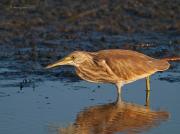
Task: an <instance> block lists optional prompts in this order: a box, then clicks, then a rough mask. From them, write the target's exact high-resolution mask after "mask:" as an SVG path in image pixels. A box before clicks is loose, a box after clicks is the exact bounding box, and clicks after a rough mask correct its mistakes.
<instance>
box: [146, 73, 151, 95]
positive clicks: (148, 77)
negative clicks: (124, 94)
mask: <svg viewBox="0 0 180 134" xmlns="http://www.w3.org/2000/svg"><path fill="white" fill-rule="evenodd" d="M146 91H150V76H147V77H146Z"/></svg>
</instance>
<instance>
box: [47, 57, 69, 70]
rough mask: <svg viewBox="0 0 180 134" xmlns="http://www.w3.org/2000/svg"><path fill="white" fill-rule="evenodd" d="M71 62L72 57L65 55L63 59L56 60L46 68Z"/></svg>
mask: <svg viewBox="0 0 180 134" xmlns="http://www.w3.org/2000/svg"><path fill="white" fill-rule="evenodd" d="M71 62H72V59H71V58H70V57H65V58H63V59H61V60H58V61H57V62H55V63H53V64H49V65H48V66H46V67H45V68H46V69H48V68H52V67H56V66H61V65H67V64H69V63H71Z"/></svg>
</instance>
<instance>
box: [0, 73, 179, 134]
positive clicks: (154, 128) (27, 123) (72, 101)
mask: <svg viewBox="0 0 180 134" xmlns="http://www.w3.org/2000/svg"><path fill="white" fill-rule="evenodd" d="M166 75H170V73H167V72H165V73H161V74H160V73H157V74H155V75H153V76H152V77H151V91H150V107H149V110H150V111H154V112H158V111H163V112H165V113H166V116H165V117H164V118H163V119H162V120H161V119H159V118H160V117H159V118H158V116H157V117H154V118H155V119H156V121H157V124H156V123H155V124H153V123H148V124H146V123H145V124H144V125H142V126H141V127H142V128H143V127H147V128H148V129H145V130H141V127H133V125H132V126H131V127H129V125H127V124H123V122H121V120H122V119H123V116H124V117H125V118H127V115H126V112H124V111H123V112H122V111H121V110H123V108H124V107H123V108H121V107H120V108H117V111H118V112H119V113H121V112H122V113H124V114H122V116H115V117H114V118H115V119H116V117H117V120H118V123H119V125H125V126H123V127H125V128H126V129H125V130H123V133H125V132H132V133H134V132H136V131H137V132H141V133H144V134H152V133H163V134H169V133H174V134H175V133H179V127H180V115H179V113H180V104H179V102H180V98H179V94H180V90H179V89H180V84H179V82H173V83H170V82H167V81H161V80H159V79H158V78H159V77H162V76H166ZM172 75H173V74H172ZM16 81H17V80H9V81H7V80H5V81H3V80H2V81H1V83H15V82H16ZM122 98H123V102H124V103H125V107H128V105H133V109H136V107H139V106H140V107H141V109H146V110H147V108H146V107H144V104H145V80H139V81H136V82H134V83H131V84H128V85H125V86H124V87H123V92H122ZM115 99H116V90H115V86H113V85H110V84H93V83H89V82H85V81H79V82H66V81H61V80H59V81H57V80H56V81H48V80H47V81H43V82H39V83H38V84H37V85H36V87H35V88H33V87H31V86H29V87H24V88H23V89H22V90H20V89H19V87H18V86H14V87H13V86H6V87H0V107H1V110H0V132H1V133H2V134H10V133H13V134H23V133H25V134H32V133H33V134H57V133H65V131H67V130H68V128H69V129H70V130H71V129H75V128H76V131H78V132H83V131H82V130H83V127H82V126H81V125H82V123H84V124H87V123H88V122H89V125H88V126H86V127H85V128H86V129H88V130H93V129H97V127H95V126H97V125H92V124H91V123H92V122H93V123H96V122H95V121H97V119H98V118H99V117H96V116H95V115H96V114H97V115H98V116H99V114H98V112H99V111H98V109H101V107H103V111H102V114H101V116H102V118H103V119H106V118H107V115H109V114H108V113H107V112H106V108H107V109H108V108H109V106H111V103H113V102H114V101H115ZM104 105H105V106H104ZM106 105H108V106H106ZM116 105H119V104H116ZM126 105H127V106H126ZM91 109H97V110H95V111H93V110H92V111H91ZM141 109H140V111H141ZM88 110H90V111H91V112H90V113H89V116H92V120H91V121H89V116H86V114H87V111H88ZM119 110H120V111H119ZM115 111H116V109H115ZM136 111H138V110H136ZM93 112H94V113H93ZM127 112H128V110H127ZM113 113H115V112H113ZM103 114H104V115H103ZM110 114H111V113H110ZM136 114H137V112H136V113H134V114H133V113H131V114H130V115H131V116H132V117H130V118H132V119H133V115H136ZM147 114H148V112H147ZM81 115H84V116H82V117H81ZM130 115H129V116H130ZM79 116H80V117H79ZM138 116H139V118H141V115H138ZM93 118H94V121H93ZM96 118H97V119H96ZM142 118H145V119H146V118H147V119H148V118H149V117H146V116H145V117H142ZM152 118H153V117H152ZM78 120H81V122H80V124H79V126H78V125H77V124H78V123H79V122H78ZM125 120H126V119H125ZM139 120H140V121H141V119H139ZM150 120H151V119H150ZM83 121H85V122H83ZM107 122H108V119H107ZM98 123H99V124H100V123H102V124H100V125H98V126H99V127H100V128H99V129H102V128H106V127H107V126H106V125H107V124H106V122H104V121H102V122H101V121H99V120H98ZM103 125H104V127H103ZM126 125H127V126H126ZM113 126H114V127H117V128H118V124H114V125H113ZM93 127H95V128H93ZM139 129H140V130H139ZM114 130H116V128H114V129H113V130H111V129H109V132H111V133H121V131H114ZM117 130H118V129H117ZM113 131H114V132H113Z"/></svg>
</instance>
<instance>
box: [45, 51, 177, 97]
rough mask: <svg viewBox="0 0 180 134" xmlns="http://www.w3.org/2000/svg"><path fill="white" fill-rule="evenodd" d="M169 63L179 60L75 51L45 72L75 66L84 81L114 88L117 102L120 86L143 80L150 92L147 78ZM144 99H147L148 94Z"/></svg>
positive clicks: (51, 65)
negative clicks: (113, 85)
mask: <svg viewBox="0 0 180 134" xmlns="http://www.w3.org/2000/svg"><path fill="white" fill-rule="evenodd" d="M170 60H180V58H179V57H178V58H164V59H155V58H152V57H149V56H147V55H145V54H143V53H140V52H136V51H132V50H124V49H109V50H100V51H96V52H88V51H74V52H72V53H70V54H69V55H67V56H66V57H65V58H63V59H60V60H58V61H56V62H55V63H52V64H49V65H48V66H46V68H47V69H48V68H52V67H56V66H61V65H71V66H74V67H75V70H76V73H77V75H78V76H79V77H80V78H81V79H83V80H86V81H89V82H94V83H111V84H115V85H116V87H117V88H116V89H117V98H120V96H121V88H122V86H123V85H125V84H128V83H131V82H134V81H136V80H139V79H142V78H145V79H146V91H147V92H149V91H150V76H151V75H152V74H154V73H156V72H158V71H164V70H167V69H168V68H169V66H170V64H169V63H168V61H170ZM146 98H149V94H148V96H147V97H146Z"/></svg>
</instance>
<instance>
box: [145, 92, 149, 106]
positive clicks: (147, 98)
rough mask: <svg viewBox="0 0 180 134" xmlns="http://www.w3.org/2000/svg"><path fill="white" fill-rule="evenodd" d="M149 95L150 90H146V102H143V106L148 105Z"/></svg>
mask: <svg viewBox="0 0 180 134" xmlns="http://www.w3.org/2000/svg"><path fill="white" fill-rule="evenodd" d="M149 97H150V90H146V104H145V106H149Z"/></svg>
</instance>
